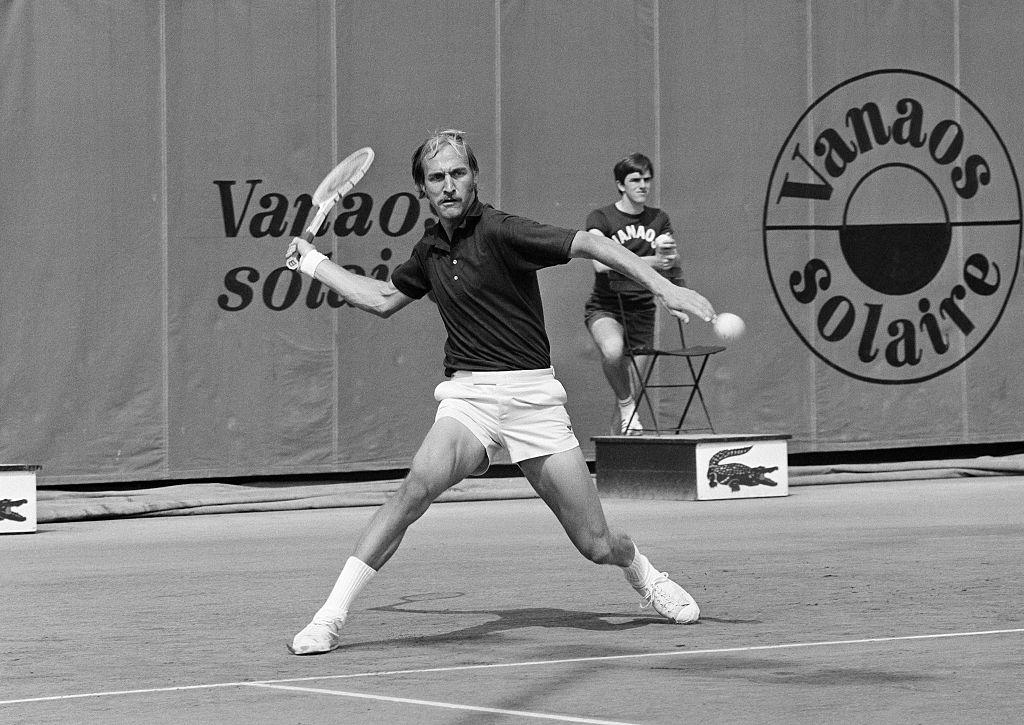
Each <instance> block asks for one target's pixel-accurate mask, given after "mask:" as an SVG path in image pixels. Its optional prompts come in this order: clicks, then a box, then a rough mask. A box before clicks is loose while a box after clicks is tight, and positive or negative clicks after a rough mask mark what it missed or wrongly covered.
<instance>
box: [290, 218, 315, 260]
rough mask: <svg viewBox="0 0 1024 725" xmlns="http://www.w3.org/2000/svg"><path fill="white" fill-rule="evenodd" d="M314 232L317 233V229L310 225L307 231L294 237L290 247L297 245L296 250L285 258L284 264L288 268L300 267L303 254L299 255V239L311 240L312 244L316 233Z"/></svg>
mask: <svg viewBox="0 0 1024 725" xmlns="http://www.w3.org/2000/svg"><path fill="white" fill-rule="evenodd" d="M314 233H315V231H314V229H313V227H309V228H307V229H306V231H304V232H303V233H302V234H300V235H299V236H297V237H292V243H291V244H290V245H289V246H290V247H295V251H294V252H292V253H291V254H289V255H288V257H287V258H285V260H284V266H285V267H287V268H288V269H298V268H299V261H300V259H301V256H300V255H299V249H298V243H299V240H302V241H304V242H309V243H310V244H312V243H313V235H314Z"/></svg>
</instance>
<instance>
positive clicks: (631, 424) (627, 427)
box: [622, 415, 644, 436]
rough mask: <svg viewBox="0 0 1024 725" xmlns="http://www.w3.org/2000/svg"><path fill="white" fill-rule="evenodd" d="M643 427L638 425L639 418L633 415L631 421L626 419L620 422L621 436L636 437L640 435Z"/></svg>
mask: <svg viewBox="0 0 1024 725" xmlns="http://www.w3.org/2000/svg"><path fill="white" fill-rule="evenodd" d="M643 432H644V427H643V425H641V423H640V416H639V415H634V416H633V417H632V419H626V420H623V421H622V435H625V436H638V435H642V434H643Z"/></svg>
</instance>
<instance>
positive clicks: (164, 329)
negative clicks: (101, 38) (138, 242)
mask: <svg viewBox="0 0 1024 725" xmlns="http://www.w3.org/2000/svg"><path fill="white" fill-rule="evenodd" d="M167 194H168V186H167V0H160V257H161V260H160V266H161V269H160V274H161V280H160V284H161V286H162V287H163V289H162V290H161V293H162V294H161V295H160V298H161V300H162V304H163V309H162V310H161V320H160V324H161V333H162V335H161V336H162V338H163V339H162V340H161V345H162V348H163V349H162V363H163V370H162V371H161V373H162V376H163V390H162V391H161V392H162V395H163V447H164V455H163V459H164V473H165V475H167V476H169V475H170V470H171V395H170V360H169V356H170V324H169V317H170V315H169V311H168V307H169V305H170V302H169V299H168V297H169V295H170V283H169V262H168V246H169V245H168V230H167V224H168V221H167Z"/></svg>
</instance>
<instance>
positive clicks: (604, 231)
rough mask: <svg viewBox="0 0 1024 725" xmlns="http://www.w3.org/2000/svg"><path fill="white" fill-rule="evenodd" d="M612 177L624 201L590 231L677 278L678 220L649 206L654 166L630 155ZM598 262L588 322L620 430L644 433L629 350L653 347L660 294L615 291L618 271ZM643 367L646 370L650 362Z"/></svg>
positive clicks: (595, 218)
mask: <svg viewBox="0 0 1024 725" xmlns="http://www.w3.org/2000/svg"><path fill="white" fill-rule="evenodd" d="M612 173H613V174H614V177H615V187H616V189H618V192H619V199H618V201H616V202H615V203H614V204H609V205H608V206H603V207H601V208H599V209H595V210H594V211H592V212H590V214H588V215H587V221H586V227H587V229H588V230H590V231H591V232H592V233H594V234H601V235H603V236H606V237H608V238H609V239H612V240H613V241H615V242H618V243H619V244H621V245H622V246H623V247H625V248H626V249H628V250H629V251H631V252H633V253H634V254H636V255H637V256H638V257H640V258H641V259H642V260H643V261H644V262H645V263H647V264H649V265H650V266H651V267H652V268H654V269H656V270H658V271H659V272H661V273H662V274H663V275H666V276H669V277H673V276H676V275H677V274H678V270H679V255H678V254H677V252H676V243H675V240H674V239H673V237H672V222H671V221H669V218H668V214H666V213H665V212H663V211H662V210H661V209H657V208H655V207H652V206H647V198H648V195H649V194H650V191H651V183H652V182H653V180H654V164H652V163H651V160H650V159H649V158H647V157H646V156H644V155H643V154H639V153H636V154H630V155H629V156H627V157H625V158H624V159H622V160H620V161H619V162H617V163H616V164H615V166H614V168H613V169H612ZM593 264H594V287H593V289H592V290H591V292H590V297H588V298H587V302H586V305H585V306H584V311H583V318H584V321H585V322H586V325H587V329H588V330H589V331H590V336H591V337H593V338H594V344H595V345H596V346H597V349H598V352H599V353H600V354H601V369H602V370H603V371H604V376H605V379H606V380H607V381H608V384H609V385H610V386H611V389H612V392H614V393H615V400H616V402H617V404H618V413H619V421H618V423H617V425H616V427H617V428H618V430H616V431H615V432H616V433H623V434H627V435H628V434H637V433H642V432H643V425H642V424H641V423H640V416H639V415H637V412H636V397H635V392H634V381H633V379H632V377H633V376H632V375H631V374H630V365H629V363H628V361H627V359H626V351H627V350H629V349H635V348H640V347H648V348H649V347H651V346H652V345H653V343H654V321H655V304H654V295H653V294H651V292H648V291H647V290H636V291H631V290H615V289H614V287H613V286H612V281H611V280H612V279H613V278H614V277H615V276H616V275H617V274H618V273H617V272H616V271H615V270H613V269H611V268H610V267H609V265H607V264H605V263H604V262H601V261H600V260H597V259H595V260H594V261H593ZM623 317H625V318H626V319H623ZM627 331H628V333H627ZM627 337H628V339H627ZM638 363H639V364H640V367H641V369H643V366H644V361H643V360H638Z"/></svg>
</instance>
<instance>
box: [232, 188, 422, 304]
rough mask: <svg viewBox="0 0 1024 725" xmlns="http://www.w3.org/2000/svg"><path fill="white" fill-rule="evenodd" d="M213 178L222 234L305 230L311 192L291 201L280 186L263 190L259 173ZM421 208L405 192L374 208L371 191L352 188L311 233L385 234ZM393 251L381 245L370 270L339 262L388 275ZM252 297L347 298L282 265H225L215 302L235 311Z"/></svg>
mask: <svg viewBox="0 0 1024 725" xmlns="http://www.w3.org/2000/svg"><path fill="white" fill-rule="evenodd" d="M213 183H214V185H215V186H216V187H217V191H218V199H219V202H220V208H221V216H222V220H223V224H224V235H225V237H227V238H237V237H238V235H239V234H240V233H241V232H242V230H243V229H244V230H245V231H246V232H248V234H249V236H251V237H252V238H253V239H262V238H265V237H270V238H273V239H278V238H281V237H285V236H291V237H296V236H299V235H300V234H301V233H302V232H303V231H305V228H306V224H307V223H308V220H309V219H310V218H311V217H312V215H313V213H314V208H313V206H314V205H313V199H312V196H311V195H310V194H305V193H304V194H299V195H297V196H296V197H295V198H294V200H291V201H290V200H289V198H288V196H287V195H285V194H282V193H280V192H277V191H263V190H262V189H261V188H260V187H261V185H262V184H263V179H248V180H246V181H245V182H244V183H243V184H239V182H238V181H237V180H235V179H217V180H214V182H213ZM254 201H255V203H253V202H254ZM420 212H421V207H420V201H419V199H418V198H417V197H416V196H414V195H413V194H410V193H408V192H397V193H395V194H392V195H390V196H388V197H387V198H386V199H385V200H384V202H383V203H381V204H380V205H379V208H378V207H377V205H376V204H375V203H374V198H373V196H371V195H370V194H367V193H364V192H353V193H350V194H348V195H346V196H345V197H344V198H343V199H342V200H341V201H340V202H339V204H338V205H337V206H336V207H335V214H334V220H333V222H331V221H330V220H328V221H325V222H324V224H323V226H322V227H321V228H320V229H319V230H317V233H316V236H318V237H320V236H324V235H326V234H328V233H331V232H333V233H334V234H335V235H336V236H338V237H349V236H354V237H359V238H363V237H366V236H367V235H369V234H370V233H371V232H372V231H373V230H374V229H379V230H380V232H381V233H382V234H383V235H385V236H386V237H392V238H395V237H402V236H405V235H406V234H409V233H410V232H412V231H413V230H414V229H415V227H416V224H417V222H418V221H419V219H420ZM289 216H290V217H291V218H289ZM392 254H393V252H392V250H391V249H390V248H388V247H384V248H382V249H381V250H380V259H381V263H379V264H376V265H374V266H373V267H372V269H370V270H369V271H367V270H366V269H364V268H363V267H362V266H360V265H358V264H347V265H344V267H345V269H347V270H349V271H350V272H352V273H354V274H358V275H362V276H369V277H373V278H374V279H379V280H387V279H389V278H390V277H391V269H390V267H389V265H388V262H389V261H390V260H391V257H392ZM327 256H328V257H330V256H331V254H330V253H328V254H327ZM254 302H262V304H263V306H264V307H266V308H267V309H270V310H274V311H276V312H279V311H283V310H287V309H289V308H290V307H292V306H295V305H304V306H305V307H307V308H309V309H317V308H319V307H322V306H324V305H327V306H328V307H332V308H340V307H343V306H344V305H345V304H346V303H345V301H344V299H342V298H341V296H340V295H338V293H336V292H335V291H333V290H331V289H328V288H327V287H325V286H324V285H323V284H322V283H321V282H319V281H317V280H312V279H309V278H307V277H304V276H303V275H302V274H301V273H299V272H298V271H294V270H290V269H287V268H286V267H285V266H284V265H282V266H280V267H276V268H274V269H273V270H271V271H270V272H267V273H265V274H263V273H261V272H260V270H258V269H256V268H255V267H251V266H247V265H243V266H239V267H235V268H234V269H230V270H228V271H227V272H226V273H225V275H224V292H222V293H221V294H220V295H218V297H217V306H218V307H220V309H222V310H224V311H226V312H238V311H241V310H244V309H246V308H247V307H249V306H250V305H252V304H253V303H254Z"/></svg>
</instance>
